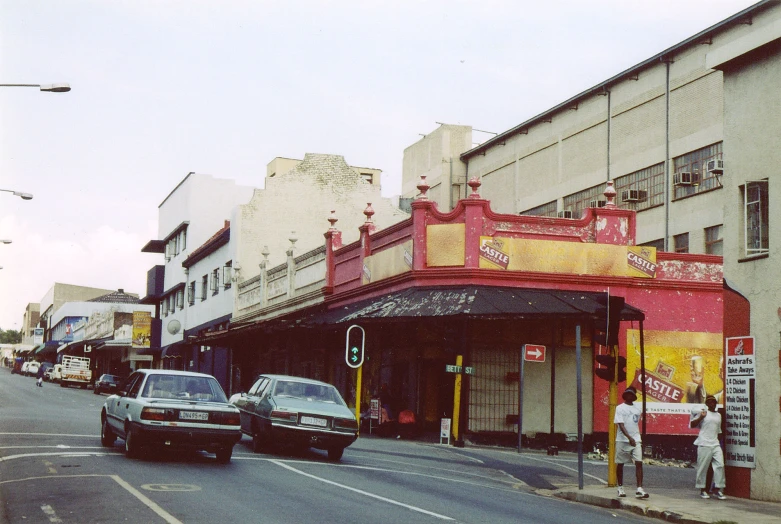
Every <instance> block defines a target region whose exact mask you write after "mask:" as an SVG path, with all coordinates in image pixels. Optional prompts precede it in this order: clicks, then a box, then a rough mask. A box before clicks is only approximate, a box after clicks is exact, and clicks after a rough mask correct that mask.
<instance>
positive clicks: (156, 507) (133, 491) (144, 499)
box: [109, 475, 182, 524]
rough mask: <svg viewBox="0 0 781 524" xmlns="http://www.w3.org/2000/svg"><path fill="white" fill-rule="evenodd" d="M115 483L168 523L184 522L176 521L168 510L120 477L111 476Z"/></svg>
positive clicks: (179, 523) (177, 523) (178, 523)
mask: <svg viewBox="0 0 781 524" xmlns="http://www.w3.org/2000/svg"><path fill="white" fill-rule="evenodd" d="M109 477H111V478H112V479H114V481H116V483H117V484H119V485H120V486H122V487H123V488H125V489H126V490H128V491H129V492H130V493H131V494H132V495H134V496H135V497H136V498H137V499H138V500H140V501H141V502H142V503H143V504H145V505H146V506H147V507H148V508H149V509H151V510H152V511H154V512H155V513H157V515H158V516H160V518H162V519H163V520H165V521H166V522H169V523H170V524H182V521H180V520H178V519H176V518H175V517H174V516H173V515H171V514H170V513H168V512H167V511H166V510H164V509H163V508H161V507H160V506H159V505H158V504H157V503H156V502H155V501H153V500H152V499H150V498H149V497H147V496H146V495H144V494H143V493H141V492H140V491H138V490H137V489H136V488H134V487H133V486H131V485H130V484H128V483H127V482H125V481H124V480H122V479H121V478H120V477H119V476H118V475H109Z"/></svg>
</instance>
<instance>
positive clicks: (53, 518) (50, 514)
mask: <svg viewBox="0 0 781 524" xmlns="http://www.w3.org/2000/svg"><path fill="white" fill-rule="evenodd" d="M41 509H42V510H43V512H44V513H46V516H47V517H49V522H62V519H60V517H58V516H57V514H56V513H55V512H54V509H52V507H51V506H49V505H48V504H44V505H43V506H41Z"/></svg>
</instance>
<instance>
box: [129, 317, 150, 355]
mask: <svg viewBox="0 0 781 524" xmlns="http://www.w3.org/2000/svg"><path fill="white" fill-rule="evenodd" d="M151 344H152V313H151V312H149V311H133V341H132V346H133V347H134V348H148V347H151Z"/></svg>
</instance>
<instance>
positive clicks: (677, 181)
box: [673, 171, 699, 186]
mask: <svg viewBox="0 0 781 524" xmlns="http://www.w3.org/2000/svg"><path fill="white" fill-rule="evenodd" d="M698 178H699V177H698V176H697V173H692V172H691V171H681V172H679V173H675V174H674V175H673V184H674V185H676V186H693V185H696V184H697V179H698Z"/></svg>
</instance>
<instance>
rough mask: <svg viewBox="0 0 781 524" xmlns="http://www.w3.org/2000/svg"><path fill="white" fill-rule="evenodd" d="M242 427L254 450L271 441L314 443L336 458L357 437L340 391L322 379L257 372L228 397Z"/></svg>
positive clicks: (299, 444) (273, 443) (304, 445)
mask: <svg viewBox="0 0 781 524" xmlns="http://www.w3.org/2000/svg"><path fill="white" fill-rule="evenodd" d="M231 402H232V403H233V404H234V405H235V406H236V407H238V408H239V411H241V431H242V432H244V433H246V434H247V435H249V436H251V437H252V444H253V446H252V447H253V450H254V451H255V452H256V453H257V452H259V451H261V450H262V449H264V448H266V447H270V446H278V447H285V446H287V447H291V446H292V447H298V448H309V447H312V448H316V449H323V450H326V451H327V452H328V458H329V459H331V460H339V459H341V458H342V454H343V453H344V448H346V447H347V446H349V445H350V444H352V443H353V442H355V439H356V438H358V422H357V421H356V419H355V415H354V414H353V413H352V411H350V408H348V407H347V404H346V403H345V401H344V399H343V398H342V396H341V395H340V394H339V391H338V390H337V389H336V388H335V387H334V386H332V385H331V384H327V383H325V382H320V381H317V380H310V379H306V378H301V377H290V376H286V375H261V376H260V377H259V378H258V380H257V381H256V382H255V384H253V386H252V387H251V388H250V390H249V392H247V393H241V394H238V395H234V396H232V397H231Z"/></svg>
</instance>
